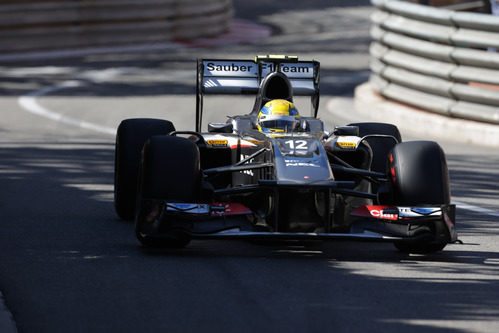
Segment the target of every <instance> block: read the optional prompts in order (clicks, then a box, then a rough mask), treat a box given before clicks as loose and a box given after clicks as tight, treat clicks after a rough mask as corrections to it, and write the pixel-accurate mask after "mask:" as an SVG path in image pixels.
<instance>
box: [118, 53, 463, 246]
mask: <svg viewBox="0 0 499 333" xmlns="http://www.w3.org/2000/svg"><path fill="white" fill-rule="evenodd" d="M319 68H320V65H319V62H317V61H301V60H298V58H297V57H288V56H257V57H256V59H255V60H250V61H248V60H227V59H225V60H222V59H200V60H198V62H197V93H196V117H195V130H194V131H184V130H176V129H175V127H174V125H173V124H172V123H171V122H170V121H167V120H160V119H127V120H124V121H122V122H121V124H120V126H119V128H118V133H117V136H116V153H115V189H114V194H115V207H116V211H117V214H118V215H119V217H120V218H122V219H124V220H133V219H135V225H136V235H137V237H138V239H139V240H140V242H141V243H142V244H144V245H145V246H161V247H170V248H177V247H183V246H185V245H187V243H188V242H189V241H190V240H191V239H204V238H218V239H220V238H222V239H289V240H309V239H321V240H326V239H351V240H370V241H387V242H392V243H393V244H394V245H395V246H396V247H397V248H398V249H399V250H401V251H403V252H410V253H430V252H435V251H440V250H442V249H443V248H444V247H445V246H446V244H448V243H452V242H455V241H456V240H457V234H456V231H455V206H454V205H452V204H450V190H449V176H448V169H447V164H446V159H445V155H444V152H443V151H442V149H441V148H440V146H439V145H438V144H437V143H435V142H432V141H410V142H402V140H401V136H400V133H399V131H398V129H397V127H396V126H394V125H391V124H386V123H372V122H367V123H353V124H349V125H348V126H341V127H336V128H335V129H334V130H332V131H331V132H328V131H326V130H325V128H324V124H323V122H322V121H321V120H319V119H318V118H317V114H318V107H319ZM208 94H233V95H234V94H235V95H241V94H254V95H256V97H255V101H254V107H253V109H252V110H251V112H246V113H243V114H239V115H238V114H235V115H230V116H229V117H228V120H227V121H226V122H223V123H209V124H208V126H207V132H202V131H201V128H202V119H203V98H204V97H205V95H208ZM295 96H308V97H310V100H311V108H310V109H311V112H310V115H309V116H304V115H301V117H296V118H294V119H296V122H295V123H294V124H293V128H285V129H282V128H281V129H280V130H274V131H262V129H261V128H260V124H259V123H258V122H259V121H260V115H261V112H262V110H263V109H262V108H264V107H265V106H266V105H267V103H269V102H271V101H274V100H277V99H278V100H281V101H284V102H288V103H290V104H291V103H292V102H293V98H294V97H295ZM301 98H303V97H301ZM291 105H292V104H291ZM248 111H250V110H248ZM228 112H231V113H238V112H241V111H240V110H237V111H232V110H230V109H229V111H228ZM288 118H289V116H288ZM269 119H270V118H269ZM276 124H277V123H276ZM276 126H277V125H276Z"/></svg>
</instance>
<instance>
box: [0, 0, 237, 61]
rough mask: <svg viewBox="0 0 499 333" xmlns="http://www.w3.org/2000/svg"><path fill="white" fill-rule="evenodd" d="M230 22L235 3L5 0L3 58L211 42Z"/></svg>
mask: <svg viewBox="0 0 499 333" xmlns="http://www.w3.org/2000/svg"><path fill="white" fill-rule="evenodd" d="M231 17H232V2H231V0H203V1H199V0H98V1H95V0H80V1H57V0H33V1H23V2H16V1H3V2H2V4H0V53H2V54H6V53H14V52H26V51H41V50H54V49H56V50H61V49H69V48H77V47H95V46H112V45H119V44H132V43H154V42H162V41H169V40H178V39H180V40H182V39H194V38H200V37H209V36H214V35H217V34H220V33H222V32H224V31H226V30H227V29H228V28H229V23H230V20H231Z"/></svg>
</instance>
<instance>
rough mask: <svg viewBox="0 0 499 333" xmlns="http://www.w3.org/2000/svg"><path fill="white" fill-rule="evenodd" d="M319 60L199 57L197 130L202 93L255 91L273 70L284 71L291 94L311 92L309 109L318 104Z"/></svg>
mask: <svg viewBox="0 0 499 333" xmlns="http://www.w3.org/2000/svg"><path fill="white" fill-rule="evenodd" d="M319 67H320V65H319V62H318V61H300V60H298V58H297V57H289V56H271V55H266V56H257V57H256V58H255V60H241V59H198V62H197V84H196V131H197V132H200V130H201V120H202V113H203V96H204V95H206V94H228V95H241V94H257V93H258V91H259V87H260V83H261V82H262V79H263V78H265V76H266V75H267V74H269V73H272V72H276V71H278V72H281V73H283V74H285V75H286V76H287V77H288V78H289V80H290V82H291V86H292V87H293V95H296V96H311V101H312V112H313V115H314V117H316V116H317V111H318V107H319Z"/></svg>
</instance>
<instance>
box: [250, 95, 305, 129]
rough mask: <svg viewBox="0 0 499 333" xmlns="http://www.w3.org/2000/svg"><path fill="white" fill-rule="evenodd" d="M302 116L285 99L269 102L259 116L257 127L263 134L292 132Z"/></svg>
mask: <svg viewBox="0 0 499 333" xmlns="http://www.w3.org/2000/svg"><path fill="white" fill-rule="evenodd" d="M299 119H300V114H299V113H298V110H297V109H296V108H295V106H294V105H293V103H291V102H289V101H287V100H285V99H274V100H271V101H270V102H267V103H266V104H265V105H264V106H263V107H262V109H261V110H260V113H259V114H258V119H257V127H258V130H259V131H261V132H292V131H294V130H295V128H296V125H297V123H298V120H299Z"/></svg>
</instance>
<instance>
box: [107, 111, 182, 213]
mask: <svg viewBox="0 0 499 333" xmlns="http://www.w3.org/2000/svg"><path fill="white" fill-rule="evenodd" d="M174 130H175V127H174V126H173V124H172V123H171V122H170V121H168V120H161V119H147V118H137V119H126V120H123V121H122V122H121V124H120V125H119V127H118V131H117V134H116V144H115V156H114V161H115V162H114V206H115V210H116V213H117V214H118V216H119V217H120V218H121V219H122V220H133V219H134V218H135V211H136V209H135V208H136V207H135V205H136V199H137V180H138V175H139V164H140V154H141V152H142V147H143V146H144V143H145V142H146V141H147V139H149V138H150V137H151V136H154V135H167V134H168V133H170V132H172V131H174Z"/></svg>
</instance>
